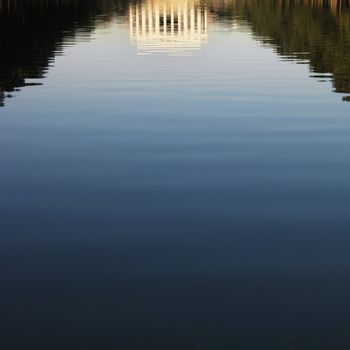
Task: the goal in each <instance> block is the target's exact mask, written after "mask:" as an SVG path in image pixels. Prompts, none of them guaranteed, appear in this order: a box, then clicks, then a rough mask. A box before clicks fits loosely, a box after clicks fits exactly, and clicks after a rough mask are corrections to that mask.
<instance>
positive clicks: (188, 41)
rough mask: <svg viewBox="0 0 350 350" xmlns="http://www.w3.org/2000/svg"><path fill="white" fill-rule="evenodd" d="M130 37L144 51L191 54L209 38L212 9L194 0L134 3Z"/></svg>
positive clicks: (131, 14) (130, 13)
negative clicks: (209, 20) (209, 21)
mask: <svg viewBox="0 0 350 350" xmlns="http://www.w3.org/2000/svg"><path fill="white" fill-rule="evenodd" d="M129 24H130V38H131V42H132V44H133V45H135V46H137V48H138V50H139V52H140V53H153V52H166V53H169V54H190V53H192V52H194V51H195V50H198V49H200V48H201V46H202V45H203V44H204V43H206V42H207V40H208V10H207V7H205V6H201V5H200V4H199V2H197V1H193V0H147V1H146V2H143V3H135V4H131V5H130V9H129Z"/></svg>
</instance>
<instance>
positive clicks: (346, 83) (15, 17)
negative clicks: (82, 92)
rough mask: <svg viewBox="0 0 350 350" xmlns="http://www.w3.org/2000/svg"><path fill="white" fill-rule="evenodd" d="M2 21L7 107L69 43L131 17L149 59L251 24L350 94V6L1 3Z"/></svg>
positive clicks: (177, 0) (212, 0) (338, 1)
mask: <svg viewBox="0 0 350 350" xmlns="http://www.w3.org/2000/svg"><path fill="white" fill-rule="evenodd" d="M128 6H129V10H128V11H127V7H128ZM0 13H1V21H0V30H1V32H2V33H11V34H10V35H9V34H7V35H3V36H2V42H1V49H2V52H3V53H2V55H1V56H0V105H3V104H4V99H5V97H6V96H8V97H12V95H13V92H14V91H16V90H17V89H18V88H21V87H23V86H26V85H29V84H30V85H35V84H36V83H35V81H34V82H33V81H29V80H32V79H41V78H43V77H44V76H45V73H46V71H47V69H48V67H49V66H50V64H52V62H53V59H54V57H55V55H58V54H61V52H62V48H63V45H64V42H65V43H66V44H68V43H72V42H74V38H75V37H76V36H77V35H78V36H80V37H81V36H82V35H85V36H86V35H89V33H91V32H92V31H94V29H95V28H96V25H97V24H98V23H99V21H108V20H111V19H112V18H115V16H120V17H121V18H125V17H126V18H127V16H128V19H129V25H130V37H131V42H132V43H133V44H134V45H136V46H137V47H138V50H139V51H140V52H143V53H150V52H166V53H169V54H179V53H181V54H185V53H187V54H188V53H191V52H193V51H194V50H197V49H199V48H200V47H201V46H202V44H203V43H205V42H206V41H207V40H208V35H209V36H210V33H209V34H208V31H209V32H210V25H211V23H212V22H214V21H215V22H216V23H218V24H223V23H225V24H226V23H227V22H230V21H231V22H234V23H240V24H243V23H244V25H247V24H248V25H249V26H250V28H251V31H252V33H253V35H254V36H255V38H256V39H257V40H259V41H262V42H263V43H266V44H268V45H272V46H273V47H274V48H275V50H276V52H277V53H278V54H279V55H281V56H282V57H284V58H285V59H288V60H297V61H298V62H307V63H309V64H310V67H311V71H312V72H313V74H312V76H313V77H316V78H318V79H320V80H327V79H329V78H331V79H332V81H333V86H334V91H335V92H339V93H350V29H349V28H350V27H349V23H350V14H349V1H348V0H345V1H344V0H331V1H327V0H322V1H321V0H320V1H311V0H304V1H302V0H294V1H265V0H242V1H236V0H226V1H218V0H208V1H206V2H198V1H193V0H171V1H169V0H147V1H143V2H135V3H131V4H130V5H128V3H127V2H123V1H119V2H118V1H112V0H84V1H82V0H63V1H54V0H47V1H30V2H28V1H25V0H17V1H11V2H9V1H6V0H0ZM127 14H128V15H127ZM329 74H331V75H329ZM343 99H344V100H349V97H344V98H343Z"/></svg>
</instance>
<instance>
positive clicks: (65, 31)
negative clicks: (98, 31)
mask: <svg viewBox="0 0 350 350" xmlns="http://www.w3.org/2000/svg"><path fill="white" fill-rule="evenodd" d="M112 3H113V2H111V1H108V0H84V1H80V0H60V1H56V0H46V1H41V0H34V1H26V0H16V1H6V0H0V32H1V33H2V37H1V51H2V52H1V55H0V105H3V104H4V98H5V97H6V96H8V97H12V96H13V92H16V91H18V90H19V88H22V87H24V86H28V85H38V84H40V83H38V82H35V81H31V80H33V79H34V80H37V79H42V78H43V77H44V76H45V74H46V72H47V70H48V68H49V66H50V65H51V64H52V63H53V61H54V58H55V56H57V55H60V54H61V53H62V50H63V47H64V46H66V45H70V44H72V43H74V42H75V40H76V37H78V38H80V39H83V38H84V37H85V38H86V37H88V36H89V35H90V33H91V32H92V31H93V30H94V29H95V27H96V25H97V24H98V23H99V22H100V21H104V20H107V19H106V18H105V17H104V16H103V15H105V16H106V15H108V14H110V12H111V9H112V6H111V4H112ZM115 7H116V5H115ZM119 8H122V7H121V6H120V7H119ZM121 13H122V12H121ZM28 80H30V81H28Z"/></svg>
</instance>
